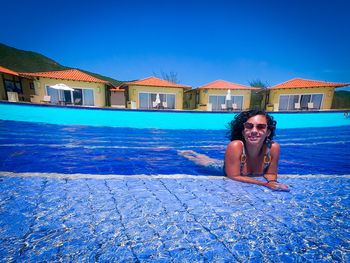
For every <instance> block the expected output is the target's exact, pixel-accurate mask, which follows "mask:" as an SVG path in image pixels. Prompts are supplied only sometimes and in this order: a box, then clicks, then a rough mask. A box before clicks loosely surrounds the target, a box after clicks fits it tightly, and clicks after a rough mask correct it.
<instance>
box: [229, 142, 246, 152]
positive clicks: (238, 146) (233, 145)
mask: <svg viewBox="0 0 350 263" xmlns="http://www.w3.org/2000/svg"><path fill="white" fill-rule="evenodd" d="M226 151H229V152H231V151H232V152H240V153H241V152H242V151H243V142H242V141H240V140H234V141H231V142H230V143H229V145H228V146H227V149H226Z"/></svg>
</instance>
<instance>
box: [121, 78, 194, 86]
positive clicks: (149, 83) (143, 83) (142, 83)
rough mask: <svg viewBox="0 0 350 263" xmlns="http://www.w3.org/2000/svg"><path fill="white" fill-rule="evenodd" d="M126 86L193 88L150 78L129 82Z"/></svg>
mask: <svg viewBox="0 0 350 263" xmlns="http://www.w3.org/2000/svg"><path fill="white" fill-rule="evenodd" d="M124 85H126V86H127V85H135V86H152V87H170V88H191V87H190V86H185V85H179V84H176V83H173V82H170V81H166V80H163V79H158V78H156V77H149V78H146V79H141V80H135V81H129V82H126V83H124Z"/></svg>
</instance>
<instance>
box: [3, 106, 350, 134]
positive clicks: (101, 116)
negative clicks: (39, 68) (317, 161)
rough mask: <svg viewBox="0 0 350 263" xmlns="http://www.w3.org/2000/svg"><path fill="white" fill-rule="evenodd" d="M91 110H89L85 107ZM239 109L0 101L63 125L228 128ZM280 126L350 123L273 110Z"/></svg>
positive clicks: (335, 115) (24, 117) (7, 114)
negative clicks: (150, 108)
mask: <svg viewBox="0 0 350 263" xmlns="http://www.w3.org/2000/svg"><path fill="white" fill-rule="evenodd" d="M87 110H88V111H89V114H86V111H87ZM235 114H237V113H230V112H189V111H181V112H180V111H140V110H120V109H100V108H77V107H58V106H51V105H50V106H48V105H44V106H43V105H33V104H23V103H6V102H0V119H2V120H12V121H29V122H42V123H49V124H61V125H90V126H110V127H130V128H157V129H207V130H222V129H226V127H227V124H228V123H229V122H230V121H231V120H232V119H233V118H234V116H235ZM271 115H272V116H273V117H274V118H275V120H276V121H277V123H278V128H280V129H288V128H307V127H335V126H345V125H350V118H347V117H346V116H345V115H344V112H339V111H336V112H298V113H295V112H293V113H290V112H288V113H287V112H278V113H276V112H273V113H271Z"/></svg>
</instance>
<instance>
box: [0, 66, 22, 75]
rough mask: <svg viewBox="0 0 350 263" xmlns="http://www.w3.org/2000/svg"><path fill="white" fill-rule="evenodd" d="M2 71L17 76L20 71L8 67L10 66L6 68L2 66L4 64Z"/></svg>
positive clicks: (0, 70) (0, 68) (0, 67)
mask: <svg viewBox="0 0 350 263" xmlns="http://www.w3.org/2000/svg"><path fill="white" fill-rule="evenodd" d="M0 72H2V73H6V74H11V75H15V76H19V73H18V72H16V71H13V70H11V69H8V68H4V67H2V66H0Z"/></svg>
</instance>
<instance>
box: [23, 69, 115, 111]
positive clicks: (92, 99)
mask: <svg viewBox="0 0 350 263" xmlns="http://www.w3.org/2000/svg"><path fill="white" fill-rule="evenodd" d="M20 75H21V76H25V77H32V78H33V82H34V89H35V94H34V95H32V96H31V101H32V102H34V103H43V102H49V103H50V104H58V105H78V106H79V105H81V106H95V107H104V106H109V104H110V103H109V98H110V94H109V90H110V88H113V87H114V86H113V84H112V83H110V82H108V81H105V80H101V79H98V78H96V77H93V76H91V75H89V74H86V73H84V72H82V71H80V70H78V69H69V70H62V71H50V72H37V73H20ZM57 84H58V85H57Z"/></svg>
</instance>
